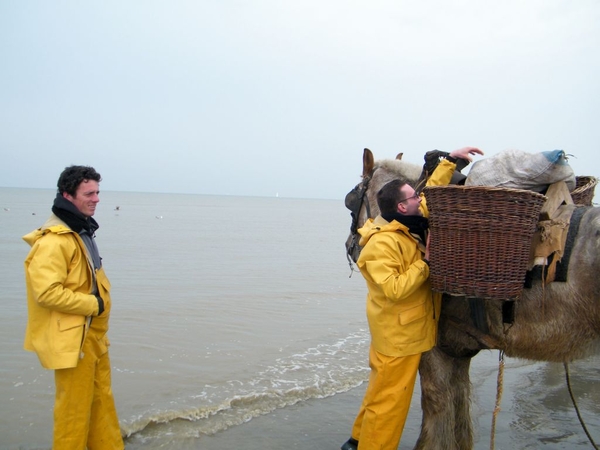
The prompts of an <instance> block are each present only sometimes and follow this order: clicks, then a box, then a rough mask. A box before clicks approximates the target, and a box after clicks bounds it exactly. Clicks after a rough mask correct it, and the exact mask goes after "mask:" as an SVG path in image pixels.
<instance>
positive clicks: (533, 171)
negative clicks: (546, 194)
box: [465, 150, 575, 192]
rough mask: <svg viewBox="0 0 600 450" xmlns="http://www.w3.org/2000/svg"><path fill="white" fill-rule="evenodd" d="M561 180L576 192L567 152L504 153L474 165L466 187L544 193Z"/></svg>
mask: <svg viewBox="0 0 600 450" xmlns="http://www.w3.org/2000/svg"><path fill="white" fill-rule="evenodd" d="M558 181H565V182H566V183H567V187H568V188H569V190H570V191H572V190H573V189H575V173H574V172H573V169H572V168H571V166H570V165H569V163H568V162H567V158H566V155H565V152H564V151H562V150H553V151H548V152H540V153H527V152H524V151H521V150H504V151H502V152H500V153H498V154H496V155H494V156H492V157H490V158H486V159H481V160H479V161H477V162H475V163H474V164H473V166H472V167H471V170H470V171H469V174H468V176H467V179H466V181H465V186H494V187H505V188H514V189H526V190H530V191H535V192H543V191H545V190H546V188H547V187H548V186H549V185H550V184H552V183H556V182H558Z"/></svg>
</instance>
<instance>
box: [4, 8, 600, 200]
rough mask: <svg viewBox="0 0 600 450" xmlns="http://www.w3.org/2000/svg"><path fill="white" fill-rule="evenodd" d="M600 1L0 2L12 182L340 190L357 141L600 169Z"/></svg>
mask: <svg viewBox="0 0 600 450" xmlns="http://www.w3.org/2000/svg"><path fill="white" fill-rule="evenodd" d="M599 23H600V2H598V1H597V0H577V1H572V0H564V1H563V0H528V1H526V2H524V1H522V0H508V1H502V2H489V1H479V0H477V1H475V0H474V1H451V2H448V1H441V0H440V1H400V0H394V1H377V0H374V1H350V0H344V1H342V0H332V1H323V0H318V1H317V0H304V1H281V0H264V1H260V0H258V1H229V0H219V1H217V0H214V1H201V0H197V1H191V0H190V1H181V0H170V1H142V0H139V1H133V0H128V1H121V0H119V1H106V0H104V1H101V2H77V1H33V0H32V1H27V0H1V1H0V61H1V70H0V154H1V157H2V162H1V163H0V186H12V187H41V188H54V187H55V183H56V179H57V177H58V174H59V173H60V171H61V170H62V169H63V168H64V167H65V166H67V165H70V164H86V165H93V166H94V167H96V169H97V170H98V171H99V172H100V173H101V174H102V176H103V179H104V180H103V182H102V184H101V188H102V189H103V190H126V191H151V192H182V193H198V194H227V195H257V196H273V195H275V194H276V193H279V195H280V196H284V197H306V198H340V199H342V198H343V197H344V195H345V194H346V192H347V191H348V190H349V189H350V188H351V187H353V186H354V184H356V183H357V182H358V181H359V175H360V172H361V168H362V150H363V148H364V147H369V148H371V149H372V150H373V152H374V153H375V156H376V158H392V157H394V156H395V155H396V153H398V152H404V154H405V159H407V160H409V161H411V162H414V163H417V164H422V161H423V159H422V158H423V154H424V152H426V151H428V150H431V149H434V148H438V149H443V150H452V149H454V148H458V147H462V146H465V145H474V146H478V147H480V148H482V149H483V150H484V151H485V152H486V153H487V155H492V154H494V153H497V152H498V151H501V150H504V149H507V148H518V149H521V150H525V151H528V152H538V151H543V150H553V149H563V150H565V151H566V152H567V153H568V154H572V155H574V156H575V157H573V158H571V159H570V163H571V165H572V166H573V168H574V169H575V172H576V173H577V174H578V175H594V176H597V177H600V166H599V165H598V163H597V158H598V144H599V143H600V124H599V123H598V122H599V117H600V89H599V85H600V52H599V50H598V49H599V48H600V27H598V24H599Z"/></svg>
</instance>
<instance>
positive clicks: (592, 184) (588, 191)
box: [571, 177, 598, 206]
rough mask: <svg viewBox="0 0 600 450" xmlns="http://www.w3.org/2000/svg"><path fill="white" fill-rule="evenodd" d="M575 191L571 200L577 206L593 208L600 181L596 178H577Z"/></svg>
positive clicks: (572, 192)
mask: <svg viewBox="0 0 600 450" xmlns="http://www.w3.org/2000/svg"><path fill="white" fill-rule="evenodd" d="M575 179H576V184H575V189H573V190H572V191H571V198H572V199H573V203H575V204H576V205H584V206H592V199H593V198H594V190H595V189H596V184H598V179H597V178H594V177H576V178H575Z"/></svg>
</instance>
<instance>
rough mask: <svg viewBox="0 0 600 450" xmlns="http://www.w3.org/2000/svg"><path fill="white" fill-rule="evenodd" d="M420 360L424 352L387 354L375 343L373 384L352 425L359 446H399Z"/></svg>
mask: <svg viewBox="0 0 600 450" xmlns="http://www.w3.org/2000/svg"><path fill="white" fill-rule="evenodd" d="M420 361H421V354H420V353H418V354H416V355H410V356H401V357H395V356H386V355H383V354H381V353H378V352H377V351H375V349H373V346H372V345H371V349H370V351H369V366H370V367H371V375H370V376H369V385H368V386H367V390H366V392H365V397H364V399H363V402H362V405H361V407H360V410H359V412H358V416H357V417H356V420H355V421H354V426H353V428H352V437H353V438H354V439H356V440H357V441H358V449H359V450H375V449H377V450H396V449H397V448H398V445H399V444H400V438H401V437H402V431H403V429H404V423H405V422H406V417H407V416H408V410H409V408H410V401H411V399H412V395H413V390H414V387H415V380H416V378H417V373H418V371H419V362H420Z"/></svg>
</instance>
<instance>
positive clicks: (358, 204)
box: [344, 169, 375, 276]
mask: <svg viewBox="0 0 600 450" xmlns="http://www.w3.org/2000/svg"><path fill="white" fill-rule="evenodd" d="M374 172H375V169H373V171H372V172H371V173H370V174H368V175H366V176H365V177H363V180H362V181H361V182H360V183H358V184H357V185H356V186H355V187H354V189H352V190H351V191H350V192H348V193H347V194H346V198H345V199H344V203H345V205H346V208H348V209H349V210H350V215H351V216H352V222H351V224H350V236H348V239H347V240H346V259H348V264H349V265H350V270H351V273H350V276H352V272H353V271H354V267H353V265H352V263H353V262H356V261H357V260H358V257H359V256H360V251H361V250H362V248H361V246H360V245H359V244H358V242H359V240H360V236H359V234H358V219H359V216H360V211H361V209H362V207H363V205H364V206H365V208H366V209H367V217H371V205H370V204H369V197H368V196H367V190H368V189H369V183H370V182H371V179H372V178H373V173H374Z"/></svg>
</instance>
